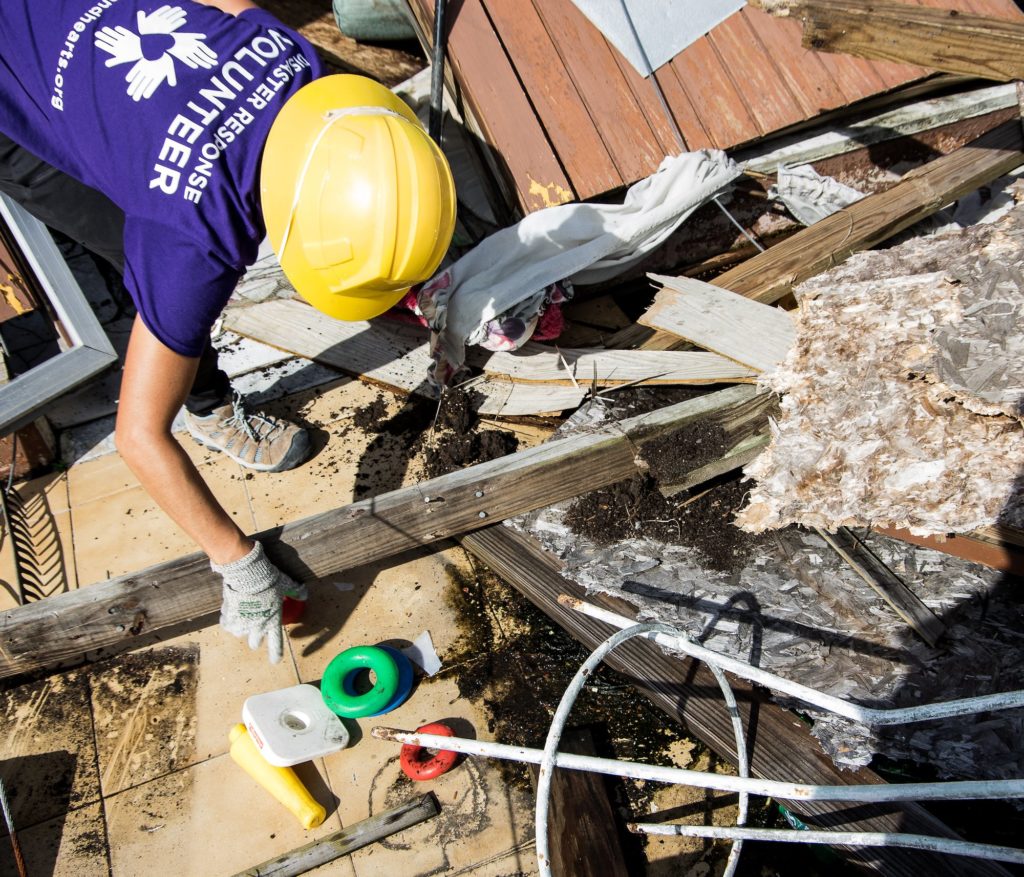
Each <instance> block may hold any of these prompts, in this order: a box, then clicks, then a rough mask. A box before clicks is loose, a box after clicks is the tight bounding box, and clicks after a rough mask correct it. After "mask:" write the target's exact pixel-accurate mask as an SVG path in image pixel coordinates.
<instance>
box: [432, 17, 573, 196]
mask: <svg viewBox="0 0 1024 877" xmlns="http://www.w3.org/2000/svg"><path fill="white" fill-rule="evenodd" d="M413 2H414V3H415V4H416V5H418V6H419V9H420V12H421V15H422V16H423V20H426V21H428V22H429V21H431V20H433V15H434V2H433V0H413ZM449 22H450V23H449V29H448V59H449V63H450V64H451V66H452V68H453V69H454V71H455V73H456V76H457V78H458V80H459V82H460V83H461V85H462V92H463V98H464V99H465V100H466V102H467V103H468V104H469V106H470V109H471V110H472V112H473V115H474V118H475V119H476V121H477V123H478V125H479V126H480V129H481V131H482V132H483V134H484V136H485V137H486V138H487V140H488V142H489V143H490V144H491V145H492V146H495V145H496V147H497V149H498V152H499V156H500V161H501V162H504V163H505V164H506V165H507V166H508V176H509V179H510V182H511V183H512V185H513V187H514V188H515V190H516V191H517V192H518V194H519V200H520V203H521V204H522V205H523V206H524V207H525V208H526V209H527V210H536V209H539V208H541V207H547V206H550V205H551V204H561V203H564V202H566V201H571V200H573V199H574V198H576V197H577V194H576V192H575V191H574V190H573V188H572V184H571V183H570V182H569V178H568V177H567V176H566V174H565V172H564V171H563V169H562V165H561V163H560V161H559V158H558V156H557V155H556V153H555V151H554V149H553V148H552V146H551V144H550V142H548V139H547V135H546V134H545V132H544V129H543V128H542V127H541V123H540V121H539V120H538V118H537V115H536V113H535V112H534V109H533V106H532V105H531V104H530V101H529V100H528V98H527V96H526V94H525V93H524V92H523V89H522V86H521V85H520V83H519V79H518V77H517V76H516V72H515V70H514V69H513V67H512V64H511V63H510V62H509V59H508V56H507V55H506V54H505V50H504V49H503V48H502V45H501V43H500V42H499V40H498V37H497V35H496V34H495V33H494V28H493V27H492V25H491V21H490V19H489V18H488V17H487V13H486V12H485V10H484V8H483V6H482V5H481V2H480V0H463V2H461V3H460V4H459V7H458V10H457V11H455V14H454V15H451V16H449ZM481 73H485V75H481ZM513 150H514V152H515V154H514V155H513V154H512V151H513Z"/></svg>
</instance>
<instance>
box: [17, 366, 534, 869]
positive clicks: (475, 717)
mask: <svg viewBox="0 0 1024 877" xmlns="http://www.w3.org/2000/svg"><path fill="white" fill-rule="evenodd" d="M377 396H378V391H377V390H376V389H374V388H372V387H368V386H366V385H364V384H361V383H359V382H357V381H348V380H337V381H335V382H334V383H332V384H329V385H326V386H323V387H320V388H318V389H317V390H314V391H307V392H305V393H302V394H297V395H293V396H290V397H288V398H287V399H283V400H281V401H280V402H277V403H272V404H271V405H269V406H268V409H269V410H270V411H271V412H272V413H276V414H288V415H294V416H296V417H297V418H298V419H300V420H302V421H304V422H306V423H308V424H309V425H310V426H312V427H313V429H314V446H315V448H316V455H315V456H314V458H313V459H312V460H311V461H310V462H308V463H307V464H306V465H304V466H302V467H300V468H299V469H297V470H295V471H292V472H288V473H281V474H262V473H249V472H246V471H244V470H242V469H240V468H239V467H238V466H237V465H236V464H234V463H232V462H231V461H230V460H228V459H226V458H224V457H223V456H221V455H217V454H211V453H209V452H206V451H204V450H203V449H201V448H199V447H198V446H196V445H195V444H193V443H192V442H191V441H190V440H188V439H187V437H186V438H185V439H184V444H185V446H186V447H187V449H188V452H189V453H190V454H191V455H192V456H193V458H194V459H195V460H196V462H197V464H198V465H199V467H200V469H201V471H202V472H203V475H204V477H205V478H206V479H207V481H208V483H209V484H210V485H211V487H212V489H213V491H214V493H215V495H216V496H217V497H218V498H219V499H220V501H221V502H222V503H223V504H224V505H225V507H226V508H228V509H229V510H230V511H231V513H232V514H234V515H236V516H237V520H238V521H239V524H240V526H241V527H242V528H243V529H246V530H249V531H252V532H258V531H259V530H262V529H266V528H268V527H273V526H275V525H277V524H280V523H283V522H285V521H290V520H295V519H297V518H301V517H304V516H306V515H310V514H314V513H316V512H319V511H323V510H325V509H329V508H335V507H338V506H341V505H344V504H345V503H347V502H349V501H351V500H352V499H353V498H354V496H355V494H356V487H357V484H359V485H362V486H363V488H365V489H368V490H373V492H378V491H379V490H382V489H390V488H393V487H395V486H397V485H398V484H399V483H400V482H401V481H402V480H403V479H408V478H411V477H413V475H414V474H415V473H414V467H413V466H412V465H411V464H409V463H408V461H407V460H406V459H405V455H404V454H403V453H402V451H403V449H402V447H401V446H400V442H398V441H397V440H395V442H394V443H390V444H389V437H386V436H385V437H381V436H376V437H375V436H367V435H364V434H363V432H362V431H360V430H358V429H353V428H352V423H351V420H352V413H353V410H354V409H356V408H357V407H359V406H361V405H365V404H367V403H368V402H370V401H372V400H374V399H375V398H376V397H377ZM392 404H393V407H394V410H397V408H398V403H397V402H393V403H392ZM536 437H537V436H536V435H534V436H532V438H533V439H536ZM521 438H522V439H523V440H526V441H528V440H531V435H530V434H529V431H524V433H523V435H522V436H521ZM371 442H373V446H372V447H370V448H369V450H368V445H370V443H371ZM18 490H19V494H20V495H21V496H22V498H23V499H24V500H25V502H26V505H32V504H34V506H33V507H34V508H36V507H37V508H36V515H35V517H36V518H38V520H39V521H40V522H41V523H40V524H39V526H40V529H39V539H41V540H45V541H46V544H47V545H49V546H50V554H51V556H52V560H51V563H50V564H49V565H48V567H47V570H46V576H43V578H45V582H44V584H45V586H46V587H47V588H49V591H48V592H50V593H55V592H59V591H61V590H65V589H71V588H75V587H79V586H83V587H87V586H88V585H89V584H90V583H93V582H98V581H103V580H105V579H107V578H109V577H112V576H117V575H121V574H123V573H126V572H130V571H132V570H135V569H140V568H143V567H146V566H150V565H152V564H155V563H159V562H162V561H165V560H168V559H171V558H174V557H178V556H181V555H184V554H188V553H191V552H192V551H194V550H195V549H194V547H193V546H192V545H191V544H190V542H189V541H188V539H187V538H186V537H185V536H184V534H182V533H181V532H180V531H179V530H178V529H177V528H176V527H175V526H174V525H173V524H171V523H170V521H169V520H168V519H167V518H166V516H165V515H164V514H163V513H162V512H161V511H160V510H159V509H158V508H156V506H155V505H154V503H153V502H152V501H151V500H150V499H149V497H148V496H147V494H146V493H145V492H144V491H143V490H142V488H141V487H140V486H139V485H138V482H137V481H136V479H135V478H134V476H132V474H131V473H130V472H129V471H128V470H127V468H126V467H125V466H124V464H123V462H122V461H121V460H120V458H119V457H118V456H117V455H116V454H107V455H103V456H99V457H97V458H95V459H90V460H87V461H85V462H80V463H76V464H74V465H72V466H71V467H70V468H69V469H67V471H64V472H61V473H57V474H53V475H47V476H45V477H44V478H40V479H37V480H36V481H33V482H30V483H26V484H22V485H19V486H18ZM464 562H465V561H464V559H463V558H462V557H461V554H460V553H459V551H458V550H457V549H452V548H449V549H447V550H445V551H436V552H435V551H423V552H418V553H412V554H406V555H403V556H400V557H396V558H391V559H389V560H387V561H384V562H381V563H379V564H374V565H371V566H367V567H364V568H360V569H356V570H352V571H345V572H341V573H339V574H338V575H335V576H330V577H327V578H326V579H324V580H323V581H320V582H315V583H311V599H310V601H309V604H308V607H307V612H306V617H305V619H304V620H303V622H302V623H301V624H299V625H296V626H294V627H292V628H290V630H289V636H288V642H289V646H290V650H289V652H288V653H286V656H285V660H284V661H283V662H282V663H281V664H278V665H276V666H272V665H270V664H269V663H268V662H267V660H266V658H265V653H264V652H263V651H259V652H251V651H250V650H249V649H248V647H247V646H246V645H245V644H244V643H243V642H241V641H239V640H236V639H235V638H233V637H231V636H228V635H227V634H225V633H223V632H222V631H221V630H220V629H219V628H218V627H217V626H215V625H214V626H210V627H206V628H204V629H201V630H198V631H196V632H194V633H190V634H187V635H184V636H179V637H175V638H172V639H167V640H166V641H163V642H160V643H158V644H156V645H153V646H151V647H148V648H146V649H143V650H139V651H136V652H132V653H129V654H125V655H121V656H118V657H114V658H110V659H107V660H105V661H102V662H100V663H97V664H93V665H90V666H88V667H83V668H79V669H76V670H71V671H67V672H64V673H59V674H54V675H51V676H48V677H47V678H45V679H42V680H40V681H37V682H34V683H31V684H24V685H21V686H19V687H17V688H10V689H8V690H6V691H3V690H0V722H2V727H3V733H2V735H0V777H2V778H3V780H4V782H5V786H6V787H7V791H8V795H9V797H10V798H11V802H12V808H13V818H14V823H15V825H16V827H17V828H18V835H19V838H20V842H21V845H22V848H23V850H24V853H25V857H26V861H27V863H28V866H29V873H30V874H43V875H49V874H54V875H65V874H67V875H75V877H91V875H104V874H113V875H115V877H134V875H140V877H142V875H156V874H169V873H173V874H182V875H188V877H204V875H209V877H222V875H226V874H233V873H235V872H237V871H240V870H243V869H245V868H247V867H251V866H253V865H256V864H258V863H260V862H262V861H264V860H266V859H269V858H271V857H273V856H276V855H280V854H282V853H285V852H288V851H289V850H292V849H294V848H296V847H298V846H300V845H302V844H304V843H306V842H308V841H309V840H310V839H312V838H316V837H320V836H322V835H324V834H327V833H330V832H331V831H336V830H338V829H339V828H341V827H342V826H343V825H344V826H348V825H351V824H353V823H355V822H358V821H359V820H361V819H365V818H366V817H367V816H369V815H371V814H373V813H377V812H380V811H381V810H383V809H386V808H388V807H392V806H395V805H397V804H399V803H402V802H404V801H408V800H410V799H412V798H414V797H415V796H417V795H418V794H421V793H423V792H425V791H428V790H429V791H433V792H435V793H436V795H437V797H438V799H439V801H440V803H441V814H440V815H439V816H438V817H436V818H435V819H434V820H432V821H430V822H429V823H426V824H423V825H421V826H418V827H415V828H412V829H408V830H407V831H405V832H404V833H402V834H400V835H396V836H395V837H393V838H391V839H389V840H387V841H385V842H382V843H378V844H375V845H372V846H370V847H367V848H365V849H363V850H361V851H360V852H358V853H356V854H355V855H353V856H351V857H349V858H346V859H342V860H339V861H337V862H335V863H332V864H330V865H326V866H323V867H322V868H320V869H319V870H318V871H317V872H316V873H318V874H335V875H346V877H349V875H360V877H366V875H377V874H391V875H396V877H405V875H409V877H414V875H415V877H419V875H427V874H473V875H481V877H483V875H495V877H497V875H505V874H513V873H524V874H531V873H535V870H536V866H535V862H534V859H533V849H532V834H533V813H532V803H531V800H530V796H529V793H528V790H526V789H523V788H518V787H515V786H513V787H510V786H509V785H508V784H507V783H506V782H505V781H504V780H503V778H502V776H501V774H500V773H499V771H498V769H497V768H496V767H494V766H491V765H489V764H487V763H485V762H482V761H478V760H472V761H466V762H464V763H463V764H461V765H460V766H459V767H458V768H457V769H456V770H454V771H452V772H451V773H450V774H448V775H446V776H445V777H443V778H441V779H439V780H437V781H434V782H429V783H422V784H414V783H412V782H411V781H410V780H408V779H406V778H405V776H404V775H403V774H402V773H401V772H400V770H399V769H398V765H397V756H398V751H397V749H396V748H395V747H394V746H393V745H392V744H385V743H382V742H380V741H378V740H376V739H375V738H373V737H371V736H370V735H369V729H370V728H371V727H372V726H373V725H375V724H378V723H386V724H388V725H393V726H396V727H404V728H414V727H416V726H418V725H419V724H422V723H424V722H426V721H430V720H436V719H450V720H453V721H454V722H456V723H457V724H458V725H459V727H460V728H461V729H462V730H464V731H466V732H469V733H472V734H479V735H481V736H485V735H486V719H485V716H484V713H483V712H482V706H481V705H480V704H476V703H473V702H471V701H468V700H465V699H463V698H460V696H459V693H458V691H457V690H456V688H455V685H454V682H452V681H451V680H450V679H448V678H446V677H445V675H444V673H443V672H442V673H441V674H439V675H438V676H437V677H435V678H433V679H427V678H423V679H421V680H420V681H419V682H418V683H417V685H416V687H415V688H414V691H413V694H412V696H411V697H410V699H409V700H408V701H407V702H406V703H405V704H404V705H403V706H401V707H400V708H399V709H397V710H395V711H394V712H392V713H390V714H389V715H388V716H387V717H386V718H381V719H363V720H359V721H358V722H354V723H350V725H349V728H350V732H351V734H352V744H351V745H350V747H349V748H348V749H346V750H344V751H342V752H339V753H335V754H333V755H330V756H328V757H327V758H326V759H323V760H320V761H317V762H313V763H310V764H307V765H304V766H302V768H301V775H302V777H303V779H304V780H305V781H306V783H307V786H308V787H309V788H310V790H311V791H312V792H313V793H314V795H315V796H316V797H317V798H318V800H320V801H321V802H322V803H324V804H325V805H328V813H329V816H328V819H327V821H326V822H325V823H324V825H323V826H321V827H320V828H318V829H316V830H315V831H312V832H307V831H304V830H303V829H302V828H301V826H300V825H299V824H298V822H297V821H296V820H295V818H294V817H293V816H292V815H291V814H290V813H288V811H287V810H285V809H284V808H283V807H282V806H281V805H280V804H279V803H278V802H276V801H275V800H274V799H273V798H272V797H271V796H270V795H269V794H268V793H266V792H265V791H263V790H262V789H260V788H259V787H258V786H257V785H256V783H255V782H254V781H253V780H252V779H251V778H250V777H249V776H248V775H247V774H246V773H245V772H244V771H243V770H242V769H241V768H240V767H238V766H237V765H236V764H235V763H234V762H233V761H232V760H231V758H230V756H229V755H228V754H227V753H228V737H227V735H228V730H229V729H230V727H231V726H232V725H233V724H234V723H235V722H237V721H239V720H240V716H241V707H242V703H243V701H244V700H245V698H247V697H248V696H250V695H252V694H257V693H261V692H265V691H270V690H274V689H278V688H284V687H287V686H290V685H294V684H296V683H297V682H299V681H302V682H317V681H318V680H319V679H320V677H321V675H322V674H323V671H324V668H325V667H326V665H327V663H328V662H329V660H330V659H331V658H332V657H333V656H334V655H335V654H337V653H338V652H339V651H340V650H342V649H344V648H346V647H347V646H351V645H356V644H364V643H377V642H381V641H388V642H392V643H396V644H403V645H404V644H407V643H409V642H411V641H412V640H413V639H415V638H416V637H417V636H418V635H419V634H420V633H422V632H423V631H424V630H428V631H429V632H430V634H431V636H432V638H433V642H434V644H435V646H436V648H437V651H438V653H439V654H440V655H441V656H442V658H443V657H444V654H445V651H446V649H447V648H448V646H449V645H451V643H452V642H453V641H454V640H455V638H456V637H457V636H458V631H457V630H456V629H455V624H454V621H453V620H452V616H451V611H450V609H449V608H448V605H449V604H448V603H447V602H446V599H445V593H446V590H447V589H449V588H451V587H452V586H453V585H452V583H451V580H450V578H449V575H448V572H447V570H448V567H449V566H451V565H458V564H461V563H464ZM12 567H13V563H12V560H11V556H10V545H9V542H8V543H5V545H4V547H3V551H2V552H0V575H2V576H3V579H2V581H3V583H4V585H6V586H7V587H4V586H3V585H0V609H3V608H6V607H9V606H11V605H13V604H14V596H13V591H12V589H11V587H10V586H11V585H12V583H13V579H12ZM15 873H16V872H15V870H14V865H13V860H12V857H11V853H10V848H9V845H8V844H7V842H6V840H5V841H3V842H2V843H0V875H5V877H6V875H7V874H15Z"/></svg>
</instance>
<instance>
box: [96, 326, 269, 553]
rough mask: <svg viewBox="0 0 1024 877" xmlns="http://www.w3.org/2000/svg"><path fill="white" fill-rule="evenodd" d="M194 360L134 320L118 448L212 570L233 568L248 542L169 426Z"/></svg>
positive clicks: (119, 414)
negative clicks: (215, 566) (213, 565)
mask: <svg viewBox="0 0 1024 877" xmlns="http://www.w3.org/2000/svg"><path fill="white" fill-rule="evenodd" d="M197 364H198V360H196V359H190V358H189V357H186V356H182V355H180V354H178V353H175V352H174V351H173V350H171V349H170V348H169V347H166V346H165V345H164V344H163V343H161V342H160V341H159V340H158V339H157V338H156V336H155V335H153V333H152V332H150V331H149V329H148V328H146V325H145V323H143V322H142V320H141V319H140V318H139V317H136V318H135V324H134V326H133V327H132V334H131V339H130V340H129V343H128V354H127V356H126V358H125V364H124V374H123V376H122V378H121V398H120V400H119V401H118V406H117V407H118V411H117V425H116V428H115V442H116V444H117V449H118V451H119V452H120V453H121V456H122V457H123V458H124V461H125V463H127V464H128V467H129V468H130V469H131V470H132V472H133V473H134V474H135V476H136V477H137V478H138V479H139V481H140V482H141V484H142V486H143V487H144V488H145V489H146V491H147V492H148V493H149V495H150V496H152V497H153V499H154V500H156V502H157V504H158V505H159V506H160V508H162V509H163V510H164V511H165V512H166V513H167V514H168V515H169V516H170V517H171V519H172V520H173V521H174V522H175V523H176V524H177V525H178V526H179V527H181V528H182V529H183V530H184V531H185V532H186V533H187V534H188V535H189V536H191V537H192V539H193V540H195V542H196V543H197V544H198V545H199V547H200V548H202V549H203V551H205V552H206V553H207V555H208V556H209V558H210V560H211V561H212V562H213V563H216V564H226V563H231V562H233V561H235V560H238V559H239V558H242V557H244V556H245V555H246V554H247V553H249V552H250V551H251V550H252V547H253V542H252V540H251V539H249V538H248V537H247V536H246V535H245V534H244V533H243V532H242V531H241V530H240V529H239V528H238V525H237V524H235V522H234V521H233V520H232V519H231V517H230V515H228V513H227V512H226V511H224V509H223V508H222V507H221V505H220V503H218V502H217V500H216V499H215V498H214V496H213V494H212V493H211V492H210V489H209V487H207V485H206V482H205V481H203V479H202V476H201V475H200V474H199V472H198V470H197V469H196V467H195V465H194V464H193V463H192V461H191V459H189V457H188V455H187V454H186V453H185V451H184V449H183V448H182V447H181V445H180V444H178V442H177V441H176V440H175V438H174V437H173V436H172V435H171V423H172V422H173V421H174V417H175V415H176V414H177V413H178V410H179V409H180V408H181V405H182V403H183V402H184V401H185V397H186V396H187V395H188V392H189V390H190V389H191V387H192V379H193V377H194V376H195V372H196V366H197Z"/></svg>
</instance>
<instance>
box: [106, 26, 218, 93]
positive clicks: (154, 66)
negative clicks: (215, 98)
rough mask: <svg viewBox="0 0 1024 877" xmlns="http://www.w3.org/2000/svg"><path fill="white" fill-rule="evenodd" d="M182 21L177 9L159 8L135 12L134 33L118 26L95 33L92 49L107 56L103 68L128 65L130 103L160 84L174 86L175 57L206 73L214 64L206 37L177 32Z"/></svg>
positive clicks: (175, 81) (175, 79) (215, 61)
mask: <svg viewBox="0 0 1024 877" xmlns="http://www.w3.org/2000/svg"><path fill="white" fill-rule="evenodd" d="M186 19H187V16H186V14H185V10H184V9H182V8H181V7H180V6H161V7H160V8H159V9H157V10H156V11H155V12H150V13H146V12H139V13H138V15H137V16H136V21H137V24H138V33H134V32H133V31H130V30H128V28H126V27H123V26H121V25H118V26H117V27H103V28H100V29H99V30H98V31H97V32H96V40H95V43H96V47H97V48H99V49H102V50H103V51H104V52H106V53H107V54H108V55H110V58H109V59H108V60H107V62H106V66H107V67H117V66H118V65H119V64H132V67H131V69H130V70H129V71H128V74H127V76H125V81H126V82H127V83H128V96H129V97H130V98H131V99H132V100H134V101H139V100H142V99H143V98H150V97H152V96H153V93H154V92H155V91H156V90H157V89H158V88H159V87H160V86H161V85H162V84H163V83H164V82H166V83H168V84H169V85H170V86H171V87H172V88H173V87H174V86H175V85H177V84H178V77H177V74H176V73H175V69H174V59H175V58H177V59H178V60H179V61H181V62H182V63H183V64H185V66H187V67H191V68H192V69H193V70H198V69H199V68H200V67H201V68H203V69H204V70H209V69H210V68H211V67H213V66H214V65H215V64H216V63H217V53H216V52H214V51H213V50H212V49H211V48H210V47H209V46H207V45H206V43H204V42H203V40H205V39H206V34H201V33H187V32H180V31H179V30H178V28H180V27H182V26H183V25H184V24H185V21H186Z"/></svg>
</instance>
